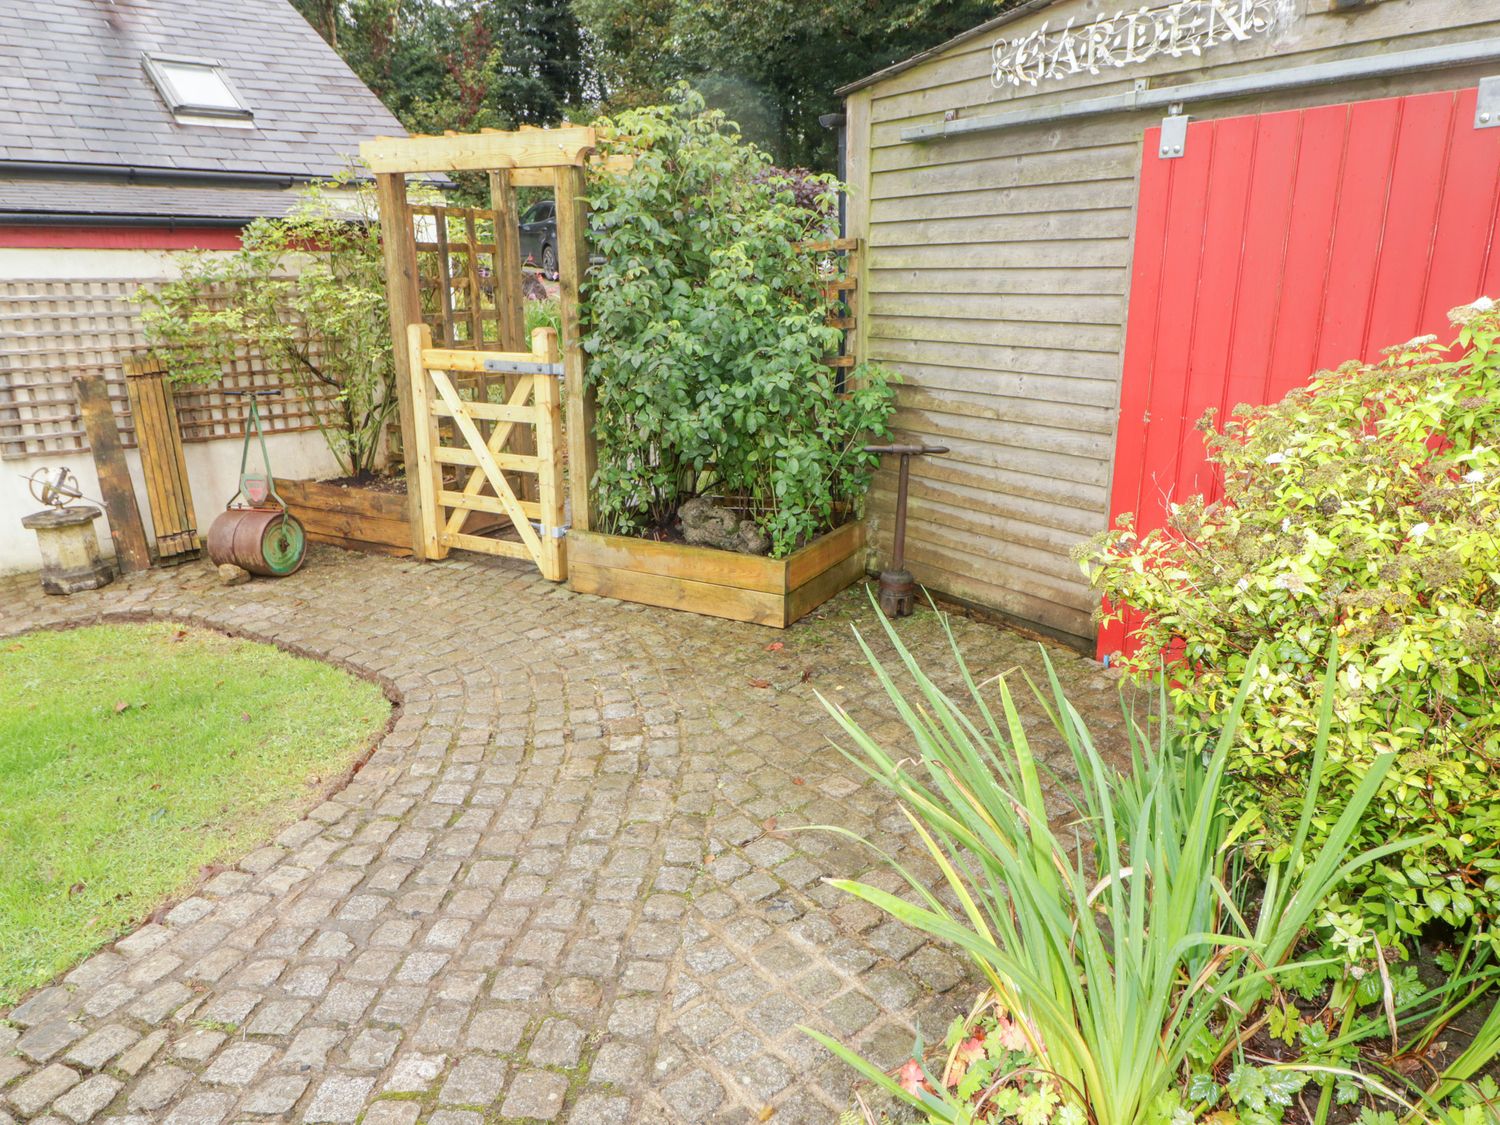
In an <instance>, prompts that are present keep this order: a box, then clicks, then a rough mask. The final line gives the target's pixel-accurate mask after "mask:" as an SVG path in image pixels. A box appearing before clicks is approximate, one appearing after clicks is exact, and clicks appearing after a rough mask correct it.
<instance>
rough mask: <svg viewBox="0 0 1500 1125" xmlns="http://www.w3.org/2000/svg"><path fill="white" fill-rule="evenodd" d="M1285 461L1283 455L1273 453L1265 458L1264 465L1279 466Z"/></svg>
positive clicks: (1284, 455)
mask: <svg viewBox="0 0 1500 1125" xmlns="http://www.w3.org/2000/svg"><path fill="white" fill-rule="evenodd" d="M1285 460H1286V454H1285V453H1273V454H1271V456H1269V457H1267V458H1266V464H1267V465H1279V464H1281V463H1282V462H1283V461H1285Z"/></svg>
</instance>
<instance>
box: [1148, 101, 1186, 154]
mask: <svg viewBox="0 0 1500 1125" xmlns="http://www.w3.org/2000/svg"><path fill="white" fill-rule="evenodd" d="M1191 120H1192V118H1190V117H1189V116H1188V115H1187V114H1185V113H1183V112H1182V103H1181V102H1174V103H1173V104H1172V105H1171V106H1170V107H1169V108H1168V110H1167V116H1166V117H1163V118H1162V119H1161V148H1160V149H1158V150H1157V153H1156V155H1157V156H1159V157H1161V159H1163V160H1177V159H1178V158H1180V157H1181V156H1182V154H1183V152H1185V151H1186V150H1187V127H1188V122H1189V121H1191Z"/></svg>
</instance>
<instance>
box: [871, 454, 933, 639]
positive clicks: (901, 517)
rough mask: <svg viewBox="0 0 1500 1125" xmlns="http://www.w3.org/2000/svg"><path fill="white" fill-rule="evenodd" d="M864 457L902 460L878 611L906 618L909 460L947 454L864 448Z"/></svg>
mask: <svg viewBox="0 0 1500 1125" xmlns="http://www.w3.org/2000/svg"><path fill="white" fill-rule="evenodd" d="M865 452H866V453H890V454H894V455H896V456H899V457H900V458H901V470H900V475H899V477H898V478H897V484H896V533H895V535H894V537H893V538H894V544H893V546H892V548H891V565H890V566H889V567H888V568H887V569H885V570H882V571H881V572H880V609H881V611H882V612H883V613H884V614H885V615H886V616H887V617H906V616H907V615H908V614H910V613H911V611H912V603H913V601H914V595H915V592H916V584H915V583H914V582H913V581H912V577H911V572H910V571H908V570H907V569H906V481H907V475H908V473H909V471H910V469H911V459H912V458H913V457H918V456H921V455H922V454H926V453H947V452H948V447H947V446H946V445H867V446H865Z"/></svg>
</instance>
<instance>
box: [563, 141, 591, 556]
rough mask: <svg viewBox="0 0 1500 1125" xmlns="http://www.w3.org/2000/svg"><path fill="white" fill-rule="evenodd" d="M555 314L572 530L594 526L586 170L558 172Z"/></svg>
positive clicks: (567, 169)
mask: <svg viewBox="0 0 1500 1125" xmlns="http://www.w3.org/2000/svg"><path fill="white" fill-rule="evenodd" d="M555 182H556V196H555V199H556V203H557V243H558V246H557V269H558V274H559V279H560V280H559V282H558V300H557V304H558V311H559V312H560V314H561V320H562V347H563V379H564V383H565V384H566V389H567V396H568V401H567V417H568V496H569V498H570V500H571V503H572V507H573V526H574V527H575V528H576V529H578V530H579V531H588V530H590V529H591V528H592V527H593V526H594V519H593V516H594V511H593V497H594V489H593V483H594V472H595V469H596V467H597V464H598V461H597V455H596V452H595V449H594V409H595V404H594V395H593V392H592V391H591V390H590V388H588V387H587V386H585V385H584V355H583V339H582V334H581V332H580V329H579V299H580V298H579V293H580V287H581V286H582V283H583V275H584V274H585V273H586V272H587V270H588V267H589V246H588V226H589V210H588V203H587V202H586V200H585V199H584V194H585V192H586V190H587V184H586V182H585V178H584V169H583V168H582V167H581V166H577V165H570V166H567V167H559V168H558V169H557V175H556V181H555Z"/></svg>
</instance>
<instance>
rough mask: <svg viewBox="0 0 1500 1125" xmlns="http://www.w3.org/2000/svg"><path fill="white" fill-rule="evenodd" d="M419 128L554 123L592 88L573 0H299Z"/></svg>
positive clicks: (398, 110)
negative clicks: (574, 13)
mask: <svg viewBox="0 0 1500 1125" xmlns="http://www.w3.org/2000/svg"><path fill="white" fill-rule="evenodd" d="M292 2H293V4H294V5H295V6H296V7H297V9H298V10H299V11H301V12H302V14H303V15H304V16H305V17H306V18H307V19H308V21H309V22H310V23H311V24H312V25H313V26H314V27H315V28H317V29H318V32H319V33H320V34H321V35H322V36H323V38H324V39H326V40H327V41H328V42H329V43H330V44H332V45H333V46H334V47H335V49H337V50H338V51H339V53H340V54H341V55H342V56H343V57H344V59H345V61H347V62H348V63H349V65H350V66H351V67H352V68H353V69H354V71H355V73H357V74H358V75H359V76H360V77H361V78H362V79H364V81H365V83H366V84H367V85H369V87H370V88H371V89H372V90H374V91H375V93H376V95H377V96H378V97H379V98H380V99H381V100H382V101H383V102H385V104H386V105H387V106H388V107H389V108H390V110H391V112H393V113H394V114H395V115H396V116H397V117H398V118H400V119H401V122H402V124H404V125H406V127H407V128H409V129H411V130H413V131H416V132H441V131H442V130H444V129H456V130H460V131H463V130H472V129H480V128H511V127H514V126H516V125H521V124H534V125H548V124H552V123H554V122H557V121H559V120H562V119H563V118H565V117H566V116H567V115H568V114H569V112H570V111H571V112H577V111H578V108H579V106H580V105H581V104H582V103H583V101H584V97H585V93H586V92H587V91H588V90H589V74H590V68H589V63H588V58H587V54H586V52H585V44H584V38H583V33H582V31H581V30H580V28H579V25H578V21H577V20H576V19H575V18H574V15H573V9H572V5H571V3H570V0H292Z"/></svg>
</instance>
